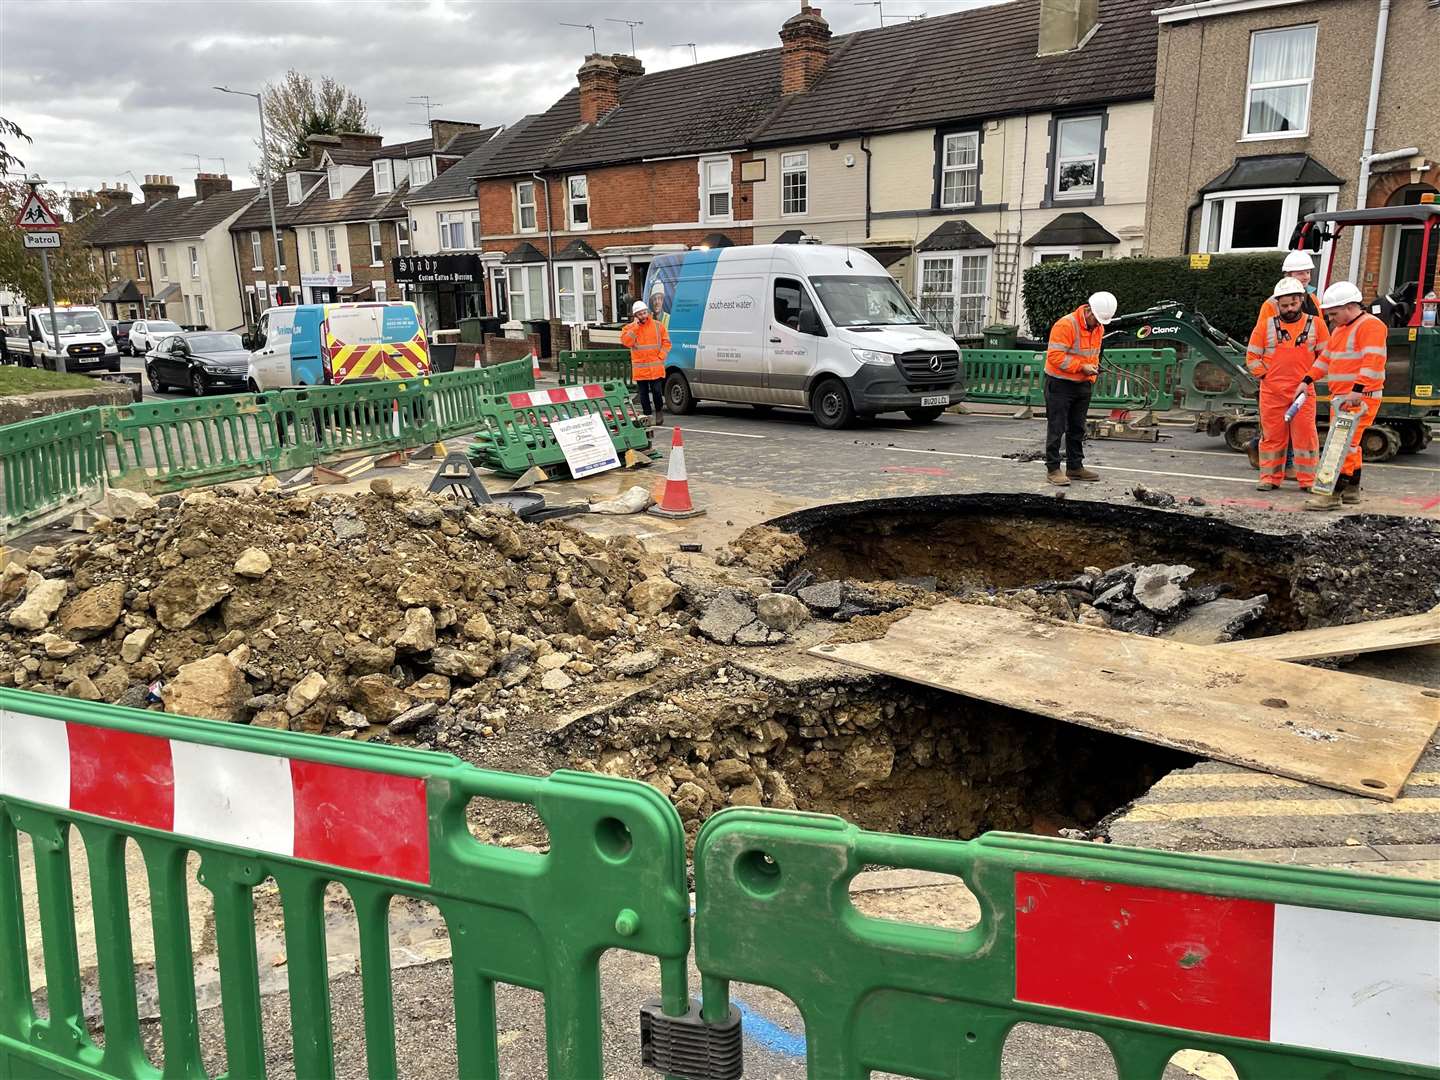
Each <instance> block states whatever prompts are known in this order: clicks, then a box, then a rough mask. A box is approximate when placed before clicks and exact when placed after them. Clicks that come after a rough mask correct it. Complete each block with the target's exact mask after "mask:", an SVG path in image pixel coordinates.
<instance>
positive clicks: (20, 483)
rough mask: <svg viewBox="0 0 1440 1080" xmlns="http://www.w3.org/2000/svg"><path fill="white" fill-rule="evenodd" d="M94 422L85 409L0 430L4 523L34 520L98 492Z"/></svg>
mask: <svg viewBox="0 0 1440 1080" xmlns="http://www.w3.org/2000/svg"><path fill="white" fill-rule="evenodd" d="M100 418H101V410H100V409H99V408H89V409H78V410H76V411H75V412H69V413H61V414H60V415H58V416H45V417H40V418H39V419H36V420H23V421H21V422H20V423H18V424H7V425H5V426H4V427H0V487H3V496H4V502H3V504H0V505H3V506H4V511H5V516H4V524H6V525H7V526H18V525H25V524H29V523H32V522H38V521H41V520H42V519H44V518H47V517H50V516H52V515H54V514H57V513H60V512H63V511H64V510H66V509H68V508H71V507H79V506H83V505H84V504H85V503H86V502H88V501H89V500H90V499H91V498H93V497H94V496H96V495H98V494H99V493H100V490H101V488H102V487H103V486H104V483H105V470H104V463H103V461H102V459H101V455H100V440H99V432H100Z"/></svg>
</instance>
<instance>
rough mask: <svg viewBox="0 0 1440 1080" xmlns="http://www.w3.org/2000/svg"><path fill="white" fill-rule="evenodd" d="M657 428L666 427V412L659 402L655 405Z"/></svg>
mask: <svg viewBox="0 0 1440 1080" xmlns="http://www.w3.org/2000/svg"><path fill="white" fill-rule="evenodd" d="M655 426H656V427H664V426H665V410H664V408H663V407H661V405H660V403H659V402H656V403H655Z"/></svg>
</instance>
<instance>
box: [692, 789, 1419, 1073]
mask: <svg viewBox="0 0 1440 1080" xmlns="http://www.w3.org/2000/svg"><path fill="white" fill-rule="evenodd" d="M872 864H879V865H883V866H894V867H911V868H916V869H923V870H930V871H937V872H940V873H944V874H953V875H957V876H959V877H961V878H963V879H964V881H965V884H966V885H967V886H968V887H969V889H970V891H971V892H972V893H973V894H974V895H975V897H976V899H977V900H978V902H979V907H980V912H981V917H980V922H979V924H978V925H977V926H974V927H972V928H971V929H968V930H965V931H961V932H957V931H950V930H941V929H937V928H934V927H928V926H921V925H917V924H911V923H903V922H894V921H888V920H880V919H872V918H867V917H865V916H862V915H860V914H859V913H858V912H857V911H856V910H855V908H854V907H853V906H852V904H851V901H850V894H849V888H848V883H849V881H850V879H851V878H853V877H854V876H855V875H856V874H857V873H859V872H860V870H861V869H863V868H864V867H866V866H868V865H872ZM695 892H696V919H695V959H696V963H697V966H698V967H699V969H700V972H701V979H702V983H703V988H704V1006H703V1010H704V1016H705V1018H706V1020H708V1021H710V1022H711V1023H718V1022H720V1021H723V1020H724V1019H725V1018H726V1016H727V1015H729V1013H730V1005H729V1000H728V994H729V984H730V983H731V982H732V981H736V982H745V983H756V984H760V985H764V986H769V987H772V988H774V989H776V990H778V991H780V992H781V993H783V994H785V995H786V996H787V997H789V998H790V999H791V1000H792V1001H794V1003H795V1004H796V1006H798V1007H799V1010H800V1012H801V1014H802V1015H803V1016H804V1021H805V1039H806V1047H807V1056H808V1064H809V1075H810V1076H811V1077H813V1078H815V1080H862V1078H864V1077H867V1076H869V1074H870V1071H871V1070H884V1071H886V1072H889V1073H897V1074H901V1075H904V1076H916V1077H928V1078H955V1080H959V1078H962V1077H963V1078H965V1080H992V1078H996V1077H999V1076H1000V1075H1001V1059H1002V1054H1003V1051H1004V1046H1005V1040H1006V1036H1007V1034H1008V1033H1009V1032H1010V1030H1011V1028H1013V1027H1014V1026H1015V1025H1016V1024H1017V1023H1020V1022H1029V1023H1033V1024H1043V1025H1054V1026H1058V1027H1062V1028H1071V1029H1075V1030H1079V1031H1088V1032H1093V1033H1095V1034H1096V1035H1098V1036H1099V1037H1100V1038H1101V1039H1103V1040H1104V1042H1105V1043H1106V1044H1107V1045H1108V1046H1109V1048H1110V1050H1111V1052H1112V1053H1113V1054H1114V1057H1115V1064H1116V1066H1117V1069H1118V1072H1119V1076H1120V1078H1121V1080H1142V1078H1143V1080H1158V1078H1159V1077H1160V1075H1161V1073H1162V1071H1163V1070H1164V1067H1165V1063H1166V1062H1167V1061H1168V1060H1169V1059H1170V1056H1171V1055H1172V1054H1173V1053H1174V1052H1175V1051H1177V1050H1181V1049H1197V1050H1202V1051H1210V1052H1213V1053H1217V1054H1224V1055H1225V1056H1226V1057H1227V1058H1228V1059H1229V1060H1230V1062H1231V1064H1232V1065H1233V1066H1234V1067H1235V1070H1236V1072H1237V1073H1238V1075H1239V1076H1240V1077H1241V1080H1338V1078H1340V1077H1344V1078H1346V1080H1355V1078H1377V1077H1415V1076H1424V1077H1432V1078H1433V1077H1436V1076H1440V1067H1437V1055H1440V1042H1437V1033H1440V1007H1437V1003H1436V1000H1437V990H1440V985H1437V976H1436V974H1435V972H1436V967H1435V964H1436V957H1437V956H1440V924H1437V920H1440V885H1437V884H1436V883H1434V882H1427V881H1413V880H1404V879H1399V878H1389V877H1380V876H1376V875H1369V874H1365V875H1361V874H1350V873H1340V872H1335V871H1323V870H1308V869H1299V868H1292V867H1286V866H1274V865H1266V864H1257V863H1250V862H1239V861H1231V860H1226V859H1215V858H1206V857H1202V856H1194V855H1175V854H1168V853H1163V852H1156V851H1141V850H1136V849H1128V848H1117V847H1110V846H1108V845H1099V844H1089V843H1083V842H1078V841H1068V840H1051V839H1045V838H1040V837H1033V836H1019V835H1013V834H1007V833H991V834H988V835H986V836H983V837H981V838H980V839H978V840H973V841H968V842H961V841H946V840H930V839H921V838H914V837H902V836H889V835H884V834H880V833H869V832H864V831H862V830H860V829H858V828H856V827H855V826H853V825H849V824H847V823H845V822H844V821H841V820H840V819H839V818H833V817H825V816H820V815H812V814H797V813H793V812H792V813H786V812H783V811H764V810H725V811H722V812H721V813H719V814H717V815H715V816H714V817H712V818H710V820H709V821H708V822H706V824H705V826H704V828H703V829H702V830H701V832H700V835H699V838H698V840H697V843H696V848H695Z"/></svg>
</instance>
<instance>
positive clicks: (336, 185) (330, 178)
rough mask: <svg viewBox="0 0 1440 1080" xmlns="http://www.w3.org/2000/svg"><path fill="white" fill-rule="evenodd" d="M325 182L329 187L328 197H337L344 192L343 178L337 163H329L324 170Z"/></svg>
mask: <svg viewBox="0 0 1440 1080" xmlns="http://www.w3.org/2000/svg"><path fill="white" fill-rule="evenodd" d="M325 182H326V184H327V185H328V187H329V194H330V198H332V199H338V198H340V197H341V196H342V195H344V194H345V178H344V177H343V176H342V175H341V170H340V166H339V165H331V166H330V167H329V168H328V169H326V170H325Z"/></svg>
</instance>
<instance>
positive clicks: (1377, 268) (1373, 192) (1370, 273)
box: [1356, 166, 1440, 297]
mask: <svg viewBox="0 0 1440 1080" xmlns="http://www.w3.org/2000/svg"><path fill="white" fill-rule="evenodd" d="M1411 184H1429V185H1430V186H1431V187H1433V188H1437V189H1440V166H1433V167H1431V168H1430V169H1428V170H1426V171H1425V172H1422V173H1416V172H1412V171H1411V170H1409V169H1403V170H1399V171H1396V172H1388V173H1381V174H1380V175H1378V176H1376V177H1374V178H1373V179H1372V180H1371V181H1370V195H1369V198H1367V199H1366V203H1365V204H1366V205H1367V206H1386V205H1388V204H1389V202H1390V199H1391V197H1392V196H1394V195H1395V193H1396V192H1398V191H1399V190H1400V189H1401V188H1404V187H1409V186H1410V185H1411ZM1385 231H1386V230H1385V229H1377V228H1371V229H1366V230H1365V252H1364V254H1363V255H1362V256H1361V259H1360V280H1359V281H1358V282H1356V284H1358V285H1359V286H1360V291H1361V292H1362V293H1364V294H1365V295H1366V296H1367V297H1368V296H1370V295H1371V294H1373V293H1374V292H1376V291H1378V290H1379V288H1380V286H1381V284H1382V283H1383V280H1384V277H1383V274H1384V271H1383V269H1382V267H1381V265H1380V263H1381V257H1382V255H1383V251H1384V245H1385ZM1437 261H1440V260H1437ZM1396 284H1397V285H1399V284H1403V282H1397V283H1396ZM1435 288H1440V268H1437V272H1436V274H1435V277H1434V278H1433V279H1432V280H1431V282H1430V284H1429V286H1428V287H1424V288H1421V290H1420V295H1421V296H1424V295H1425V294H1426V293H1427V292H1429V291H1430V289H1435Z"/></svg>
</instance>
